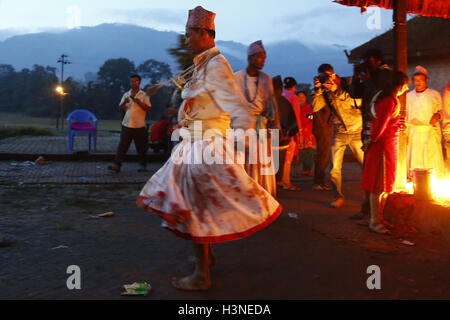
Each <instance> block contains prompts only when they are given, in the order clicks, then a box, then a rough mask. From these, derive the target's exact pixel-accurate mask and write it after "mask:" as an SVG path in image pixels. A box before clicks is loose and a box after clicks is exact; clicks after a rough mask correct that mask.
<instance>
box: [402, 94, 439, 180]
mask: <svg viewBox="0 0 450 320" xmlns="http://www.w3.org/2000/svg"><path fill="white" fill-rule="evenodd" d="M406 110H407V124H408V151H407V156H408V158H407V164H408V172H409V175H410V176H412V170H414V169H415V168H434V169H435V172H436V176H437V177H439V176H440V175H442V174H443V173H444V158H443V154H442V144H441V127H440V124H439V122H437V123H436V124H435V125H434V126H432V125H430V120H431V118H432V116H433V114H435V113H437V112H441V110H442V99H441V95H440V94H439V92H437V91H436V90H432V89H429V88H428V89H426V90H425V91H424V92H421V93H417V92H416V91H415V90H413V91H410V92H408V94H407V96H406Z"/></svg>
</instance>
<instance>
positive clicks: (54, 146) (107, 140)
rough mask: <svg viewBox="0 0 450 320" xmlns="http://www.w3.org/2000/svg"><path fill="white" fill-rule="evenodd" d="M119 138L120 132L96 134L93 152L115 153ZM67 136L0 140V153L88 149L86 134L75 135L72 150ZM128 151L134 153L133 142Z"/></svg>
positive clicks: (53, 152) (35, 152)
mask: <svg viewBox="0 0 450 320" xmlns="http://www.w3.org/2000/svg"><path fill="white" fill-rule="evenodd" d="M119 140H120V133H110V134H99V135H98V136H97V150H95V151H94V150H93V147H94V142H93V141H92V150H91V153H94V154H105V153H106V154H108V153H109V154H115V153H116V150H117V146H118V144H119ZM68 141H69V140H68V138H67V136H65V135H64V136H62V135H61V136H37V137H35V136H24V137H13V138H7V139H2V140H0V154H1V153H9V154H13V153H16V154H34V155H36V154H72V153H73V152H77V151H88V149H89V139H88V137H87V136H86V135H80V136H75V139H74V148H73V149H74V150H73V152H72V151H69V150H68V147H69V144H68V143H69V142H68ZM129 153H136V149H135V147H134V144H131V146H130V150H129Z"/></svg>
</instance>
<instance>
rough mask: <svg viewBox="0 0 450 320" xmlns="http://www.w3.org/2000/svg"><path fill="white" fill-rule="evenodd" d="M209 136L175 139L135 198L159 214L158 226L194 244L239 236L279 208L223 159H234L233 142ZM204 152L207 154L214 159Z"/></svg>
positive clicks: (272, 217)
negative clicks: (169, 150)
mask: <svg viewBox="0 0 450 320" xmlns="http://www.w3.org/2000/svg"><path fill="white" fill-rule="evenodd" d="M220 140H221V141H222V143H216V142H218V141H220ZM214 141H215V142H213V141H211V140H209V141H208V140H197V141H193V142H190V141H187V140H186V141H182V142H181V143H179V144H178V145H177V146H176V147H175V148H174V150H173V152H172V155H171V157H170V158H169V160H168V161H167V162H166V163H165V165H164V166H163V167H162V168H161V169H160V170H159V171H158V172H156V173H155V174H154V175H153V176H152V177H151V178H150V180H149V181H148V182H147V183H146V184H145V186H144V188H143V189H142V191H141V193H140V195H139V198H138V201H139V202H140V203H143V204H144V205H145V206H147V211H152V212H155V213H157V214H158V215H159V216H160V217H161V218H162V219H163V222H162V226H163V227H165V228H167V229H169V230H170V231H172V232H174V233H175V234H176V235H178V236H180V237H182V238H185V239H189V240H192V241H193V242H197V243H218V242H224V241H231V240H236V239H240V238H244V237H246V236H249V235H251V234H253V233H255V232H256V231H258V230H261V229H262V228H264V227H266V226H267V225H269V224H270V223H271V222H273V221H274V220H275V219H276V218H277V217H278V216H279V214H280V213H281V211H282V207H281V205H280V204H279V203H278V202H277V201H276V200H275V199H274V198H273V197H272V196H271V195H270V193H268V192H267V191H266V190H265V189H264V188H263V187H261V186H260V185H259V184H258V183H257V182H256V181H255V180H253V179H252V178H251V177H249V176H248V174H247V173H246V172H245V170H244V166H243V165H242V164H237V163H234V162H235V161H226V159H227V157H228V159H232V160H234V159H235V157H234V145H233V142H232V141H231V142H230V141H227V140H226V139H215V140H214ZM227 146H228V147H227ZM202 154H203V157H202ZM205 154H206V155H213V156H214V158H215V159H216V162H214V161H211V157H205ZM217 159H222V160H223V161H222V162H223V164H220V160H217ZM218 162H219V163H218ZM226 162H232V163H231V164H229V163H226Z"/></svg>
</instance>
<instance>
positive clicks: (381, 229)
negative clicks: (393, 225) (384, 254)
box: [369, 222, 391, 234]
mask: <svg viewBox="0 0 450 320" xmlns="http://www.w3.org/2000/svg"><path fill="white" fill-rule="evenodd" d="M369 230H370V231H372V232H375V233H378V234H391V232H390V231H389V230H388V229H386V227H385V226H384V225H383V224H382V223H379V222H377V223H373V224H372V223H370V224H369Z"/></svg>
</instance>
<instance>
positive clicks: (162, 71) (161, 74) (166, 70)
mask: <svg viewBox="0 0 450 320" xmlns="http://www.w3.org/2000/svg"><path fill="white" fill-rule="evenodd" d="M137 72H138V73H139V75H141V76H142V78H144V79H148V80H150V83H152V84H155V83H158V82H160V81H161V80H162V79H164V80H165V79H169V78H170V77H172V72H171V71H170V66H169V65H168V64H167V63H165V62H160V61H157V60H154V59H148V60H147V61H145V62H144V63H142V64H140V65H139V67H138V68H137Z"/></svg>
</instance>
